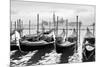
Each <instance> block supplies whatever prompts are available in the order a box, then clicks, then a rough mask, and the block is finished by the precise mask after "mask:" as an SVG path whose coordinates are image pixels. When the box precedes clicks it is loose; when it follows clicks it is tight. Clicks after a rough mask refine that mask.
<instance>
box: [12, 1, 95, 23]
mask: <svg viewBox="0 0 100 67" xmlns="http://www.w3.org/2000/svg"><path fill="white" fill-rule="evenodd" d="M37 13H39V15H40V22H41V20H47V21H52V16H53V13H55V15H56V16H59V19H60V18H62V17H63V18H64V19H68V21H74V22H75V20H76V19H75V17H76V16H77V15H78V16H79V20H80V21H82V23H83V24H92V23H93V22H95V6H89V5H73V4H59V3H42V2H34V1H33V2H32V1H30V2H29V1H15V0H11V20H12V21H15V20H16V19H19V18H21V19H22V20H23V22H24V23H28V21H29V20H31V22H34V23H35V22H36V16H37Z"/></svg>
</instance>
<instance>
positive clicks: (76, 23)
mask: <svg viewBox="0 0 100 67" xmlns="http://www.w3.org/2000/svg"><path fill="white" fill-rule="evenodd" d="M78 26H79V25H78V16H76V30H77V35H76V36H77V42H76V46H75V52H77V48H78V40H79V37H78V35H79V34H78V30H79V29H78V28H79V27H78Z"/></svg>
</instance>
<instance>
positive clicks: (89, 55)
mask: <svg viewBox="0 0 100 67" xmlns="http://www.w3.org/2000/svg"><path fill="white" fill-rule="evenodd" d="M82 49H83V53H82V55H83V62H87V61H88V62H90V61H95V37H94V35H93V34H92V32H91V31H90V30H89V28H87V32H86V34H85V37H84V41H83V47H82Z"/></svg>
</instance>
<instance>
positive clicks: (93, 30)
mask: <svg viewBox="0 0 100 67" xmlns="http://www.w3.org/2000/svg"><path fill="white" fill-rule="evenodd" d="M93 35H95V23H93Z"/></svg>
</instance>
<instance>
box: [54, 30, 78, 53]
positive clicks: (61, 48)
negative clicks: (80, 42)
mask: <svg viewBox="0 0 100 67" xmlns="http://www.w3.org/2000/svg"><path fill="white" fill-rule="evenodd" d="M63 38H64V37H63ZM63 38H62V41H60V42H59V41H58V42H57V46H56V49H57V52H61V53H62V52H65V51H74V48H75V45H76V40H77V37H76V30H75V29H73V32H72V34H71V35H70V36H68V37H66V38H65V41H63Z"/></svg>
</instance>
